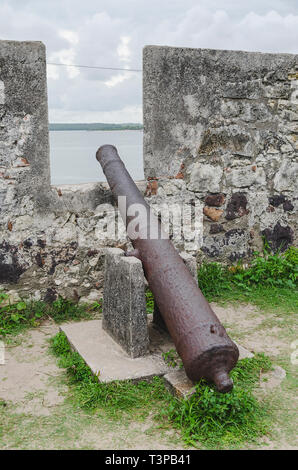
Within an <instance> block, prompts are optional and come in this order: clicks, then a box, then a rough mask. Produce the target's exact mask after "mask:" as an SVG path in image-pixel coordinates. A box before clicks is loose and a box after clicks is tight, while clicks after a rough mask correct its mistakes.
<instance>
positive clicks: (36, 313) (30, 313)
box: [0, 292, 101, 337]
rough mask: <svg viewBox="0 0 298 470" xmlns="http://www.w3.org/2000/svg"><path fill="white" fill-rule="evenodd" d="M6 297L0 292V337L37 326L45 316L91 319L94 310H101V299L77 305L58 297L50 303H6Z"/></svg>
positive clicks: (57, 320)
mask: <svg viewBox="0 0 298 470" xmlns="http://www.w3.org/2000/svg"><path fill="white" fill-rule="evenodd" d="M8 299H9V296H8V295H7V294H5V293H3V292H0V337H1V336H6V335H16V334H18V333H21V332H23V331H24V330H25V329H27V328H32V327H33V328H34V327H37V326H39V325H40V324H41V323H42V322H43V321H44V320H45V319H47V318H51V319H53V320H54V321H55V322H57V323H61V322H63V321H67V320H73V321H79V320H83V319H84V320H85V319H91V318H93V316H94V312H99V311H101V301H99V302H95V303H93V304H92V305H79V304H77V303H76V302H74V301H72V300H67V299H63V298H59V299H57V300H55V301H54V302H53V303H52V304H47V303H45V302H41V301H29V302H25V301H23V300H21V301H19V302H16V303H12V304H11V303H7V302H8Z"/></svg>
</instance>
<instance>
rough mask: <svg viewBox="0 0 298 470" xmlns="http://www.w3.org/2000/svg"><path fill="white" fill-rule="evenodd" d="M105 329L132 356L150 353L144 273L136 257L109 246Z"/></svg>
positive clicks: (105, 293) (106, 271)
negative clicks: (128, 255) (127, 255)
mask: <svg viewBox="0 0 298 470" xmlns="http://www.w3.org/2000/svg"><path fill="white" fill-rule="evenodd" d="M102 327H103V329H104V330H105V331H106V332H107V333H108V334H109V335H110V336H111V337H112V338H113V339H114V340H115V341H116V342H117V343H118V344H120V346H122V348H123V349H124V350H125V351H126V352H127V354H128V355H129V356H130V357H133V358H134V357H140V356H143V355H144V354H146V353H147V351H148V345H149V336H148V328H147V314H146V302H145V286H144V273H143V268H142V263H141V261H140V260H138V259H137V258H135V257H133V256H131V257H126V256H124V251H122V250H120V249H119V248H110V249H107V252H106V259H105V275H104V291H103V321H102Z"/></svg>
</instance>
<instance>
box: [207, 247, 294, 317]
mask: <svg viewBox="0 0 298 470" xmlns="http://www.w3.org/2000/svg"><path fill="white" fill-rule="evenodd" d="M297 273H298V249H297V248H294V247H291V248H289V249H288V250H286V251H285V252H284V253H282V254H281V253H276V254H271V253H268V252H264V254H263V255H260V254H259V253H256V254H255V256H254V258H253V260H252V261H251V263H250V265H248V266H243V265H242V264H240V263H238V264H237V265H234V266H225V265H222V264H220V263H216V262H214V263H207V262H205V263H203V264H202V265H201V266H200V268H199V269H198V283H199V286H200V289H201V290H202V292H203V294H204V295H205V297H206V298H207V300H208V301H214V302H223V301H226V302H235V301H237V302H244V303H252V304H254V305H257V306H258V307H259V308H260V309H262V310H272V309H276V310H282V311H283V312H284V313H291V312H297V311H298V295H297V294H298V292H297Z"/></svg>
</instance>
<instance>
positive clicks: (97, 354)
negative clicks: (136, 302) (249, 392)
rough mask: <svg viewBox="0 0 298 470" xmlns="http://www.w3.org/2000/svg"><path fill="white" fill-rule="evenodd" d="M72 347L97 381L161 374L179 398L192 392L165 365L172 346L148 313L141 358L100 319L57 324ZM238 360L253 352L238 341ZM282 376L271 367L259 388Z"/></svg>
mask: <svg viewBox="0 0 298 470" xmlns="http://www.w3.org/2000/svg"><path fill="white" fill-rule="evenodd" d="M60 330H61V331H63V333H65V335H66V337H67V339H68V341H69V343H70V345H71V347H72V348H73V349H74V350H75V351H77V352H78V353H79V354H80V356H81V357H82V358H83V359H84V361H85V362H86V364H87V365H88V366H89V367H90V369H91V370H92V372H93V373H94V374H95V375H96V376H97V377H98V380H99V381H100V382H113V381H114V380H133V381H138V380H149V379H151V378H152V377H154V376H156V375H157V376H163V377H164V381H165V385H166V387H167V388H168V390H170V392H171V393H173V394H174V395H176V396H178V397H180V398H189V397H191V395H192V394H193V393H194V392H195V384H194V383H193V382H192V381H191V380H189V378H188V377H187V375H186V373H185V370H184V369H183V368H182V369H181V368H179V367H178V366H177V367H175V368H174V369H173V368H172V367H170V366H169V365H167V364H166V363H165V361H164V359H163V353H165V352H167V351H169V350H171V349H175V346H174V343H173V342H172V340H171V337H170V336H169V335H168V334H167V332H162V331H160V329H159V328H156V326H155V325H154V324H153V323H152V315H148V332H149V337H150V345H149V351H150V352H149V353H148V354H147V355H145V356H142V357H137V358H132V357H130V356H129V355H128V353H127V352H126V351H125V350H124V349H122V347H121V346H120V345H119V344H117V343H116V342H115V341H114V340H113V339H112V338H111V336H109V334H108V333H107V332H106V331H104V330H103V328H102V320H91V321H85V322H80V323H66V324H64V325H61V326H60ZM237 346H238V348H239V353H240V354H239V359H244V358H247V357H253V356H254V354H253V353H251V352H250V351H248V350H247V349H245V348H244V347H243V346H241V345H239V344H237ZM284 377H285V371H284V370H283V369H282V368H281V367H278V366H276V367H274V368H273V370H272V371H270V373H268V374H264V379H265V381H264V382H263V381H261V387H262V388H273V387H274V386H278V385H280V383H281V382H282V380H283V379H284Z"/></svg>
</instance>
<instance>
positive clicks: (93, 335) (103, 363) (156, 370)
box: [60, 320, 170, 382]
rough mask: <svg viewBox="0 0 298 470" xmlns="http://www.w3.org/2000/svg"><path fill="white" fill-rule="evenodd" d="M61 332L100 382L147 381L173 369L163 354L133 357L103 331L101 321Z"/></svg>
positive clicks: (67, 327)
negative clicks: (165, 360)
mask: <svg viewBox="0 0 298 470" xmlns="http://www.w3.org/2000/svg"><path fill="white" fill-rule="evenodd" d="M60 330H61V331H63V333H64V334H65V335H66V337H67V339H68V341H69V343H70V345H71V346H72V348H73V349H74V350H75V351H77V352H78V353H79V354H80V356H81V357H82V358H83V359H84V361H85V362H86V364H87V365H88V366H89V367H90V369H91V370H92V372H93V373H94V374H96V375H97V376H98V378H99V381H100V382H112V381H113V380H141V379H148V378H150V377H152V376H156V375H158V376H162V375H164V374H167V373H168V372H169V370H170V367H169V366H168V365H167V364H166V363H165V362H164V360H163V358H162V352H158V351H157V352H154V353H153V354H147V355H146V356H143V357H137V358H134V359H133V358H131V357H130V356H129V355H128V354H127V353H126V352H125V351H124V350H123V349H122V348H121V346H119V344H117V343H116V342H115V341H114V340H113V339H112V338H111V337H110V336H109V335H108V333H106V332H105V331H104V330H103V329H102V321H101V320H91V321H85V322H79V323H69V324H64V325H61V326H60Z"/></svg>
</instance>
